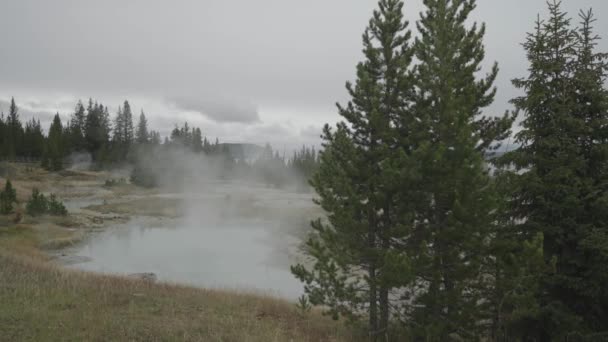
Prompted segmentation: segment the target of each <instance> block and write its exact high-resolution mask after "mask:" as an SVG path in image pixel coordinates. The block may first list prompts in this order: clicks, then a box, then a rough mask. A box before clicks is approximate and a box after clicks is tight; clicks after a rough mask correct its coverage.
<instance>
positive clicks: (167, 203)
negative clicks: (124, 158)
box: [84, 197, 183, 218]
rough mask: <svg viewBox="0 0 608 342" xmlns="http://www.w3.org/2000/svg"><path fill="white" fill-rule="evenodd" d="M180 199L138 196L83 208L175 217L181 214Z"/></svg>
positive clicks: (107, 211) (114, 212) (136, 214)
mask: <svg viewBox="0 0 608 342" xmlns="http://www.w3.org/2000/svg"><path fill="white" fill-rule="evenodd" d="M181 203H182V201H181V200H179V199H172V198H158V197H149V198H140V199H134V200H131V201H128V202H113V203H107V204H100V205H91V206H88V207H86V208H84V209H87V210H92V211H95V212H99V213H102V214H111V213H112V214H120V215H133V216H154V217H172V218H176V217H179V216H180V215H182V214H183V210H182V209H181V207H182V206H181Z"/></svg>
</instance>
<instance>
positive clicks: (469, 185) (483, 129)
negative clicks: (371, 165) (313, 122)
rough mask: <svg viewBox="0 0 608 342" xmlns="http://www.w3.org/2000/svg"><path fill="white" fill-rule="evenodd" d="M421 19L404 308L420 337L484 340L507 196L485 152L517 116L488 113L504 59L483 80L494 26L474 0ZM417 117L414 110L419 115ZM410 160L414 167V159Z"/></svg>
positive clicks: (410, 141) (449, 1)
mask: <svg viewBox="0 0 608 342" xmlns="http://www.w3.org/2000/svg"><path fill="white" fill-rule="evenodd" d="M424 3H425V5H426V11H425V12H424V13H423V14H422V16H421V20H420V22H419V23H418V29H419V32H420V36H419V38H418V39H417V40H416V44H415V52H416V58H417V60H419V64H418V65H417V66H416V69H415V72H414V77H415V82H416V93H415V96H414V103H413V105H412V108H411V113H412V114H411V115H408V116H404V119H405V121H404V122H403V127H404V129H406V130H407V131H406V132H409V135H407V136H405V138H404V139H403V140H402V143H403V146H404V148H405V149H406V152H407V153H408V155H409V157H410V158H412V159H413V160H415V161H417V162H418V164H417V165H418V166H415V165H416V164H414V166H415V167H416V168H415V169H413V170H410V171H409V172H417V173H419V175H420V181H419V182H417V183H412V182H410V183H406V184H410V185H411V187H410V188H409V189H407V188H406V189H404V190H405V191H406V195H407V193H408V192H409V193H410V196H412V195H413V194H416V193H417V194H418V195H417V196H415V197H414V198H417V199H418V200H417V201H416V202H415V213H416V218H415V223H414V228H413V233H412V235H411V236H410V238H409V241H408V242H407V247H406V250H407V251H408V253H409V254H410V255H412V258H414V260H413V272H414V274H415V278H416V280H415V283H414V284H415V286H413V287H410V288H409V289H408V291H407V292H408V293H407V297H406V299H407V300H413V303H414V304H415V305H405V306H404V311H405V313H406V317H407V318H408V320H409V323H410V327H411V330H412V333H413V335H414V336H416V337H417V338H420V339H422V338H425V339H428V340H433V341H447V340H452V339H455V338H460V339H464V340H477V339H479V338H481V336H483V335H484V333H485V331H484V330H485V328H484V327H483V326H481V325H480V324H479V323H480V322H481V321H482V319H484V318H485V317H484V316H485V313H484V312H483V307H482V306H481V304H482V303H483V298H484V293H483V289H484V286H485V285H486V284H485V282H484V280H485V277H486V276H485V275H484V265H485V264H486V261H487V260H488V259H491V258H492V256H491V255H490V254H489V253H488V243H489V242H490V241H492V238H493V229H494V228H493V226H494V225H495V222H496V220H497V217H496V213H497V209H498V208H499V196H498V194H497V192H496V191H495V185H494V184H493V182H492V180H491V178H490V176H489V174H488V167H487V165H486V163H485V162H484V153H486V151H487V150H488V149H489V148H491V147H494V146H495V145H496V143H497V141H500V140H501V139H504V138H505V137H507V136H508V135H509V128H510V126H511V123H512V122H513V117H512V116H509V115H505V116H503V117H498V118H494V119H490V118H486V117H483V116H482V115H481V111H482V109H483V108H486V107H488V106H489V105H490V104H491V103H492V102H493V99H494V95H495V93H496V89H495V88H494V86H493V83H494V81H495V79H496V75H497V73H498V67H497V65H496V64H495V65H494V66H493V68H492V69H491V71H490V72H489V73H488V74H486V75H485V76H484V77H482V78H481V79H478V78H477V75H478V72H479V71H480V70H481V67H482V64H483V59H484V56H485V51H484V45H483V37H484V34H485V26H484V25H481V26H478V25H477V24H475V23H473V24H471V25H469V24H468V23H469V22H468V18H469V16H470V14H471V12H472V11H473V10H474V9H475V7H476V2H475V1H474V0H426V1H424ZM412 116H413V117H412ZM410 167H411V166H410Z"/></svg>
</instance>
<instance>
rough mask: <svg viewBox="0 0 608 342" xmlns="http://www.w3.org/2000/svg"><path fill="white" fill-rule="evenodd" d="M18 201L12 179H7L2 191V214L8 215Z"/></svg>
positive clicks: (0, 193) (0, 194) (0, 206)
mask: <svg viewBox="0 0 608 342" xmlns="http://www.w3.org/2000/svg"><path fill="white" fill-rule="evenodd" d="M15 202H17V191H16V190H15V189H14V188H13V185H12V184H11V181H10V180H9V179H7V180H6V183H5V184H4V189H3V190H2V191H0V214H2V215H8V214H10V213H11V212H12V211H13V203H15Z"/></svg>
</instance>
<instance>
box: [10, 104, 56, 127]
mask: <svg viewBox="0 0 608 342" xmlns="http://www.w3.org/2000/svg"><path fill="white" fill-rule="evenodd" d="M16 104H17V108H18V114H19V119H20V120H21V122H22V123H23V124H24V125H25V123H26V122H27V121H30V120H31V119H32V118H35V119H36V120H40V125H41V126H42V128H43V129H45V130H46V129H48V128H49V126H50V124H51V121H53V117H54V116H55V114H56V112H51V111H48V110H39V109H37V108H31V107H29V106H27V107H26V106H21V105H20V104H19V102H16ZM10 106H11V103H10V101H6V100H0V112H3V113H4V116H5V117H6V115H7V114H8V111H9V108H10ZM61 119H62V120H64V119H65V117H61Z"/></svg>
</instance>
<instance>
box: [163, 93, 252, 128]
mask: <svg viewBox="0 0 608 342" xmlns="http://www.w3.org/2000/svg"><path fill="white" fill-rule="evenodd" d="M169 102H170V103H171V104H173V105H174V106H175V107H177V108H178V109H181V110H184V111H193V112H198V113H200V114H202V115H204V116H206V117H207V118H209V119H211V120H213V121H216V122H226V123H228V122H240V123H256V122H260V115H259V113H258V109H257V108H256V106H254V105H252V104H249V103H246V102H239V101H238V100H222V99H221V98H220V97H217V98H215V99H208V98H204V97H201V98H195V97H174V98H171V99H169Z"/></svg>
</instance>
